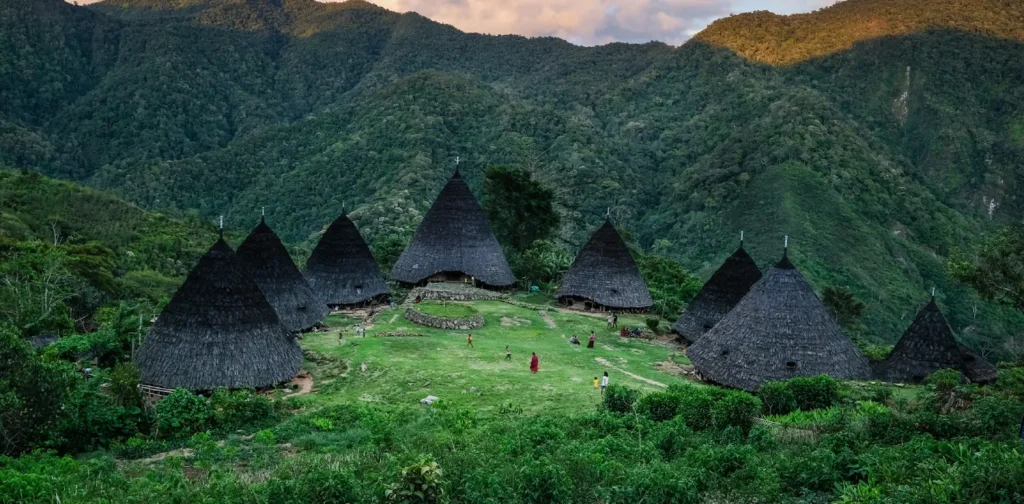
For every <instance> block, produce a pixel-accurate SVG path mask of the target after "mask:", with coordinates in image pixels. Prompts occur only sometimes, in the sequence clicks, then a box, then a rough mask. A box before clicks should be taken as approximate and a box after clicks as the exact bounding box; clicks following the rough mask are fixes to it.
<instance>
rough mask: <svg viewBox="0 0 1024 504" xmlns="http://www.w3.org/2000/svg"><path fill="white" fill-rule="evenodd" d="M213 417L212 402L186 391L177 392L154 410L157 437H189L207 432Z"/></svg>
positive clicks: (162, 401)
mask: <svg viewBox="0 0 1024 504" xmlns="http://www.w3.org/2000/svg"><path fill="white" fill-rule="evenodd" d="M212 417H213V408H211V406H210V401H208V400H207V399H205V398H202V397H199V396H198V395H196V394H193V393H192V392H190V391H188V390H185V389H178V390H175V391H174V392H173V393H171V395H169V396H167V397H165V398H163V399H161V400H160V402H158V403H156V406H155V407H154V408H153V420H154V422H155V424H156V432H157V435H158V436H160V437H164V438H175V437H188V436H191V435H192V434H195V433H197V432H202V431H205V430H206V429H208V428H209V427H210V420H211V418H212Z"/></svg>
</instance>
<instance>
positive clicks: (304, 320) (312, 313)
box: [237, 219, 329, 331]
mask: <svg viewBox="0 0 1024 504" xmlns="http://www.w3.org/2000/svg"><path fill="white" fill-rule="evenodd" d="M237 254H238V259H239V260H240V261H242V264H243V265H245V271H246V272H247V273H249V276H251V277H252V279H253V280H255V281H256V285H258V286H259V287H260V290H261V291H263V295H264V296H266V298H267V301H269V302H270V306H273V307H274V311H276V312H277V316H278V318H280V319H281V323H282V324H283V325H284V326H285V328H286V329H288V330H290V331H305V330H307V329H312V328H313V327H316V325H317V324H319V323H320V322H321V321H322V320H323V319H324V317H325V316H327V312H328V311H329V309H328V308H327V303H325V302H324V301H323V300H322V299H320V298H318V297H317V296H316V295H315V294H313V290H312V289H310V287H309V284H308V283H306V279H305V278H303V277H302V273H301V272H299V268H296V267H295V263H294V262H292V258H291V256H289V255H288V250H286V249H285V248H284V244H282V243H281V239H280V238H278V237H277V235H276V234H274V231H273V230H271V229H270V226H268V225H267V222H266V220H264V219H260V223H259V224H258V225H257V226H256V227H255V228H253V230H252V232H251V233H249V236H248V237H247V238H246V239H245V241H243V242H242V244H241V245H239V246H238V251H237Z"/></svg>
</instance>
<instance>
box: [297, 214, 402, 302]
mask: <svg viewBox="0 0 1024 504" xmlns="http://www.w3.org/2000/svg"><path fill="white" fill-rule="evenodd" d="M306 280H308V281H309V285H310V286H311V287H313V292H314V293H315V294H316V295H317V296H319V297H320V298H321V299H323V300H325V301H326V302H327V304H328V305H331V306H351V305H357V304H361V303H364V302H367V301H370V300H373V299H376V298H383V297H386V296H387V295H389V294H391V289H389V288H388V284H387V283H386V282H385V281H384V276H383V275H381V273H380V267H379V266H377V261H376V260H374V259H373V254H371V253H370V247H368V246H367V245H366V241H365V240H363V236H362V235H361V234H359V230H358V229H356V225H355V224H354V223H353V222H352V220H351V219H349V218H348V216H347V215H342V216H341V217H338V218H337V219H336V220H335V221H334V222H332V223H331V225H330V226H328V227H327V230H326V231H324V235H323V236H322V237H320V242H319V243H317V244H316V248H315V249H313V254H312V255H310V256H309V260H307V261H306Z"/></svg>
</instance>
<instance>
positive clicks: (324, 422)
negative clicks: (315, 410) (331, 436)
mask: <svg viewBox="0 0 1024 504" xmlns="http://www.w3.org/2000/svg"><path fill="white" fill-rule="evenodd" d="M312 422H313V426H314V427H316V428H317V430H319V431H332V430H334V422H332V421H331V419H329V418H314V419H313V420H312Z"/></svg>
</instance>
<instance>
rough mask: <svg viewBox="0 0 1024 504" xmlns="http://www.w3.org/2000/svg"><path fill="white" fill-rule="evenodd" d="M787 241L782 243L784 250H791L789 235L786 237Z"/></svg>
mask: <svg viewBox="0 0 1024 504" xmlns="http://www.w3.org/2000/svg"><path fill="white" fill-rule="evenodd" d="M784 240H785V241H783V242H782V246H783V248H787V249H788V248H789V235H786V238H785V239H784Z"/></svg>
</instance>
